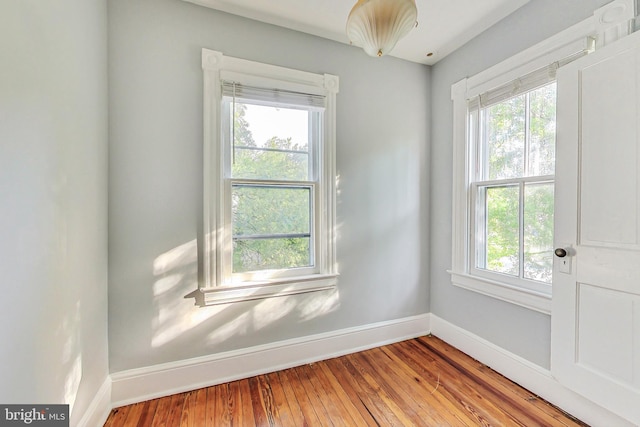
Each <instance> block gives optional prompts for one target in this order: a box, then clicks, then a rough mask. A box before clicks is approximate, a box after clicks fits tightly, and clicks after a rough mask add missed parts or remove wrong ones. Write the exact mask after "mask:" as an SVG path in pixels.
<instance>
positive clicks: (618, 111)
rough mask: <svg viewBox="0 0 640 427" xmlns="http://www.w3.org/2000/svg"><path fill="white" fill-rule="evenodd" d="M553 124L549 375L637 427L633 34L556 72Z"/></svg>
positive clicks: (638, 244)
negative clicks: (555, 116)
mask: <svg viewBox="0 0 640 427" xmlns="http://www.w3.org/2000/svg"><path fill="white" fill-rule="evenodd" d="M557 123H558V128H557V132H558V133H557V135H558V140H557V159H556V192H555V203H556V215H555V221H556V222H555V241H556V248H558V249H556V257H555V262H554V281H553V305H552V321H551V324H552V333H551V337H552V350H551V370H552V373H553V375H554V376H555V377H556V378H557V379H558V380H559V381H560V382H561V383H563V384H565V385H566V386H567V387H568V388H571V389H573V390H574V391H576V392H578V393H580V394H582V395H584V396H585V397H587V398H589V399H591V400H593V401H594V402H597V403H598V404H599V405H600V406H603V407H605V408H608V409H610V410H611V411H613V412H615V413H617V414H619V415H620V416H622V417H624V418H627V419H628V420H629V421H631V422H633V423H634V424H638V425H640V33H636V34H632V35H630V36H627V37H625V38H624V39H622V40H619V41H617V42H615V43H613V44H611V45H609V46H606V47H604V48H602V49H600V50H598V51H596V52H595V53H593V54H591V55H588V56H586V57H584V58H582V59H580V60H577V61H575V62H573V63H571V64H569V65H567V66H566V67H563V68H561V69H560V70H559V71H558V110H557ZM562 250H564V251H566V253H567V254H566V256H564V257H562V255H563V253H562V252H563V251H562Z"/></svg>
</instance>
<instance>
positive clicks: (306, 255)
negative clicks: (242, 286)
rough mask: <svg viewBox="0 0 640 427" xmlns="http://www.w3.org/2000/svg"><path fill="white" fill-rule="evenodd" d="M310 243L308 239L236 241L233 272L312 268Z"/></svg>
mask: <svg viewBox="0 0 640 427" xmlns="http://www.w3.org/2000/svg"><path fill="white" fill-rule="evenodd" d="M310 241H311V239H310V238H308V237H307V238H277V239H276V238H274V239H258V240H235V241H234V242H233V272H234V273H244V272H248V271H257V270H268V269H282V268H295V267H307V266H310V265H312V261H311V256H310V254H311V250H310Z"/></svg>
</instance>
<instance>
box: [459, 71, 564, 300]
mask: <svg viewBox="0 0 640 427" xmlns="http://www.w3.org/2000/svg"><path fill="white" fill-rule="evenodd" d="M473 104H475V105H473ZM473 104H472V108H471V109H470V111H469V120H470V123H469V129H470V133H469V136H470V145H471V149H472V152H473V155H474V158H473V159H472V160H473V162H474V164H473V169H472V172H473V176H472V177H471V182H470V188H471V191H470V192H471V203H470V207H471V210H472V212H471V218H472V233H471V239H472V245H471V246H470V248H471V250H472V252H473V254H472V258H471V259H472V260H473V263H472V265H471V269H472V271H473V272H474V273H475V274H478V275H484V276H485V277H492V276H495V275H497V276H496V278H497V279H499V280H502V281H506V282H511V283H514V284H517V282H518V281H523V282H522V284H521V286H526V287H528V288H530V289H534V290H535V289H544V286H540V285H541V284H545V285H548V284H551V275H552V269H553V189H554V169H555V131H556V126H555V124H556V111H555V106H556V84H555V83H549V84H546V85H544V86H542V87H539V88H535V89H532V90H530V91H526V92H524V93H522V94H520V95H517V96H514V97H511V98H508V99H505V100H501V101H497V102H494V103H493V104H491V105H488V106H481V105H480V102H479V100H475V101H474V103H473ZM530 281H531V282H530ZM536 282H537V283H536Z"/></svg>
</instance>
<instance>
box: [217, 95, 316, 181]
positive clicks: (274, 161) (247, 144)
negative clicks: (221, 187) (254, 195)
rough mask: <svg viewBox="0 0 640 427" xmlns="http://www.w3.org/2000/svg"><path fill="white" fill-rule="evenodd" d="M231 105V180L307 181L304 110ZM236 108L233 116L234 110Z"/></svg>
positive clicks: (306, 123)
mask: <svg viewBox="0 0 640 427" xmlns="http://www.w3.org/2000/svg"><path fill="white" fill-rule="evenodd" d="M229 102H230V111H232V115H233V116H234V117H235V120H234V123H233V126H234V129H235V133H234V138H235V144H234V147H232V150H233V151H234V153H233V161H232V172H231V173H232V176H233V177H234V178H246V179H274V180H292V181H308V180H310V179H311V177H310V170H311V167H310V161H311V156H310V150H309V146H310V144H309V121H310V115H312V114H319V113H317V112H310V111H307V110H299V109H294V108H286V107H272V106H264V105H254V104H248V103H242V102H237V101H236V102H235V107H234V104H233V102H232V101H229ZM234 108H235V114H234V113H233V110H234Z"/></svg>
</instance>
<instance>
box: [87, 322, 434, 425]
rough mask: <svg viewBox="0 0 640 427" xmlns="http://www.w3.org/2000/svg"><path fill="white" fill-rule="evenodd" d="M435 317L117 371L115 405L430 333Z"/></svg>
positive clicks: (113, 376) (206, 385)
mask: <svg viewBox="0 0 640 427" xmlns="http://www.w3.org/2000/svg"><path fill="white" fill-rule="evenodd" d="M429 319H430V315H429V314H423V315H419V316H413V317H407V318H403V319H398V320H392V321H387V322H380V323H374V324H369V325H365V326H361V327H354V328H348V329H341V330H338V331H333V332H329V333H324V334H317V335H311V336H306V337H302V338H297V339H291V340H286V341H280V342H275V343H271V344H266V345H261V346H256V347H250V348H246V349H242V350H237V351H229V352H225V353H219V354H214V355H211V356H204V357H198V358H193V359H188V360H181V361H178V362H171V363H165V364H161V365H155V366H149V367H145V368H140V369H132V370H127V371H122V372H116V373H113V374H112V375H111V380H112V386H111V389H112V395H111V402H112V407H114V408H115V407H118V406H123V405H129V404H132V403H136V402H142V401H145V400H149V399H155V398H158V397H162V396H168V395H171V394H175V393H182V392H185V391H189V390H195V389H198V388H202V387H208V386H211V385H215V384H222V383H225V382H229V381H234V380H238V379H242V378H248V377H252V376H255V375H261V374H265V373H268V372H274V371H278V370H281V369H287V368H291V367H294V366H300V365H304V364H306V363H312V362H317V361H319V360H325V359H330V358H333V357H338V356H342V355H345V354H349V353H355V352H358V351H362V350H366V349H370V348H374V347H379V346H382V345H386V344H390V343H394V342H398V341H403V340H406V339H411V338H415V337H418V336H422V335H426V334H428V333H429V331H430V324H429ZM96 425H97V424H96Z"/></svg>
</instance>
